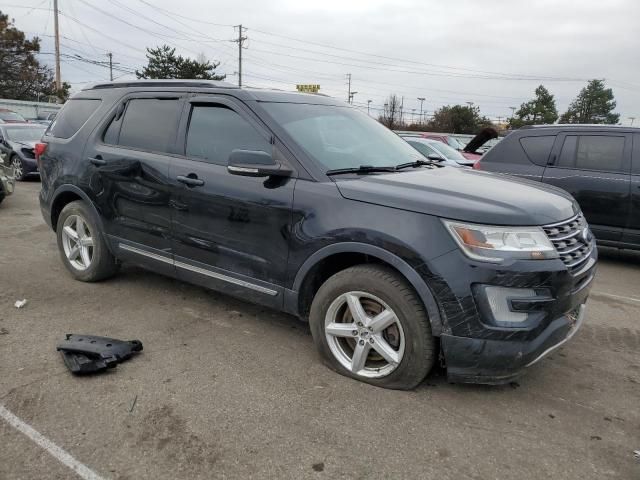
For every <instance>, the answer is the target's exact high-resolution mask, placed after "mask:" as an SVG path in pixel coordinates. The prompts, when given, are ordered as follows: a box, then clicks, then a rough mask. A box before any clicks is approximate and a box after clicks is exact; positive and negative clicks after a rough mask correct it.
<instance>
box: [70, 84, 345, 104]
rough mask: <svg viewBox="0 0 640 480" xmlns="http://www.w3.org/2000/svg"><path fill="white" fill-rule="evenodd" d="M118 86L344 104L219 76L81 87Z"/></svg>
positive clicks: (252, 98) (272, 99) (100, 88)
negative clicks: (243, 85) (242, 85)
mask: <svg viewBox="0 0 640 480" xmlns="http://www.w3.org/2000/svg"><path fill="white" fill-rule="evenodd" d="M115 88H129V89H136V90H145V89H152V90H156V89H162V88H165V89H166V88H170V89H172V90H173V89H176V90H181V91H191V92H195V91H197V92H199V93H209V92H207V90H211V92H210V93H216V90H233V91H235V92H236V94H237V96H239V97H243V98H245V99H250V100H257V101H262V102H282V103H309V104H321V105H340V106H345V103H344V102H342V101H340V100H337V99H334V98H332V97H329V96H326V95H324V94H321V93H302V92H292V91H285V90H276V89H266V88H265V89H262V88H240V87H238V86H236V85H233V84H232V83H229V82H222V81H218V80H180V79H170V80H169V79H168V80H122V81H116V82H102V83H91V84H88V85H86V86H85V87H84V88H83V89H82V91H83V92H87V91H91V90H111V89H115Z"/></svg>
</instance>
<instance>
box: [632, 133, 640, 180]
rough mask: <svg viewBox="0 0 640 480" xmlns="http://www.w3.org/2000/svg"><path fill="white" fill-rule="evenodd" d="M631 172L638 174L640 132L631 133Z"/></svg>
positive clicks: (639, 170) (639, 172)
mask: <svg viewBox="0 0 640 480" xmlns="http://www.w3.org/2000/svg"><path fill="white" fill-rule="evenodd" d="M633 173H638V174H640V133H636V134H634V135H633Z"/></svg>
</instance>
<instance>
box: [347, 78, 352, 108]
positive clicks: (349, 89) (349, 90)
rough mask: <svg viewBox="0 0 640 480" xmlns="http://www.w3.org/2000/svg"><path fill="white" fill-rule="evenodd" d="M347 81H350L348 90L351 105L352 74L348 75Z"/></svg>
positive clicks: (348, 99)
mask: <svg viewBox="0 0 640 480" xmlns="http://www.w3.org/2000/svg"><path fill="white" fill-rule="evenodd" d="M347 80H348V81H349V87H348V90H347V102H349V103H351V98H352V97H351V74H350V73H347Z"/></svg>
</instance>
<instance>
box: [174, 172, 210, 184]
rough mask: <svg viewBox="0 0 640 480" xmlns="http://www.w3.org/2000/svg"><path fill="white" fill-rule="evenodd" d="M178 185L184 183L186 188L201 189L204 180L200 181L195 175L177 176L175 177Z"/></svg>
mask: <svg viewBox="0 0 640 480" xmlns="http://www.w3.org/2000/svg"><path fill="white" fill-rule="evenodd" d="M176 180H178V181H179V182H180V183H184V184H185V185H186V186H187V187H201V186H203V185H204V180H200V179H199V178H198V176H197V175H196V174H195V173H190V174H189V175H186V176H185V175H178V176H177V177H176Z"/></svg>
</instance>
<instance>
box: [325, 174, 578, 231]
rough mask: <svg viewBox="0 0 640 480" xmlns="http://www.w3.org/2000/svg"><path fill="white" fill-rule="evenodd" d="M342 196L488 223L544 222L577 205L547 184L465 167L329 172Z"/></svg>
mask: <svg viewBox="0 0 640 480" xmlns="http://www.w3.org/2000/svg"><path fill="white" fill-rule="evenodd" d="M335 180H336V184H337V186H338V189H339V190H340V193H341V194H342V196H343V197H345V198H348V199H350V200H357V201H361V202H367V203H373V204H377V205H382V206H385V207H392V208H398V209H402V210H409V211H413V212H419V213H424V214H428V215H435V216H437V217H441V218H448V219H452V220H461V221H466V222H470V223H482V224H490V225H547V224H550V223H556V222H561V221H563V220H566V219H567V218H570V217H572V216H573V215H575V214H576V213H578V211H579V207H578V204H577V203H576V201H575V200H574V199H573V197H572V196H571V195H569V194H568V193H566V192H565V191H564V190H561V189H559V188H556V187H552V186H550V185H545V184H543V183H538V182H533V181H529V180H524V179H520V178H515V177H509V176H506V175H501V174H492V173H488V172H479V171H476V170H470V169H466V168H447V167H444V168H438V169H416V170H411V171H404V172H398V173H390V174H383V175H367V176H360V177H358V178H356V179H353V178H350V179H348V178H345V177H343V178H340V179H338V178H337V177H336V178H335Z"/></svg>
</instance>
